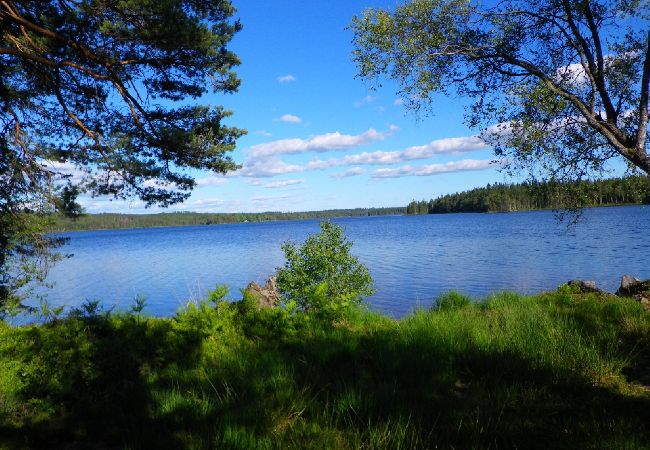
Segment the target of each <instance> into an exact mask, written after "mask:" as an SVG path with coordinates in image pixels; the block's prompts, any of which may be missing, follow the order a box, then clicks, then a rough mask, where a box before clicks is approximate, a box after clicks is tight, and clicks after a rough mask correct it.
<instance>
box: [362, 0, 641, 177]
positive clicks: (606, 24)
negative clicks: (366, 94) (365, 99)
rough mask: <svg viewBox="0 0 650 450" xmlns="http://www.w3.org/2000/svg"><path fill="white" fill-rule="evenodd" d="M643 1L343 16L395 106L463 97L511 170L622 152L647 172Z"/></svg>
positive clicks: (419, 7) (589, 164) (579, 165)
mask: <svg viewBox="0 0 650 450" xmlns="http://www.w3.org/2000/svg"><path fill="white" fill-rule="evenodd" d="M649 5H650V4H648V2H642V1H638V0H514V1H506V2H504V1H500V2H481V1H472V0H410V1H408V2H406V3H404V4H402V5H401V6H398V7H397V8H395V9H394V10H393V11H389V10H382V9H368V10H366V11H365V12H364V13H363V14H362V15H361V16H359V17H355V18H354V19H353V22H352V30H353V31H354V45H355V50H354V59H355V60H356V62H357V64H358V67H359V75H360V76H361V77H363V78H371V79H376V78H378V77H381V76H387V77H388V78H391V79H394V80H396V81H397V82H399V84H400V86H401V91H400V92H401V94H402V95H403V97H404V99H405V101H406V104H407V105H409V106H410V107H411V108H414V109H415V110H419V109H420V108H424V109H428V108H430V107H431V106H432V99H433V98H434V97H433V95H434V94H436V93H440V92H442V93H447V94H452V93H455V94H458V95H461V96H468V97H470V98H472V99H474V103H473V105H472V106H471V107H470V108H468V110H467V122H468V124H469V125H470V126H472V127H476V126H481V127H482V128H483V129H484V131H483V133H482V137H483V138H484V139H486V140H487V141H488V142H489V143H491V144H492V145H493V146H494V148H495V151H496V155H497V156H499V157H501V158H502V159H503V160H504V161H505V163H506V164H507V166H508V167H509V168H510V169H511V170H515V169H517V170H519V169H528V170H530V172H531V174H533V175H535V174H537V175H542V176H543V177H551V178H554V179H561V180H569V179H581V178H583V177H587V176H590V175H594V174H600V173H601V172H602V171H603V170H604V169H605V167H604V163H605V161H607V160H609V159H611V158H615V157H616V158H622V159H624V160H625V161H626V162H627V163H628V164H629V167H630V168H631V169H640V170H641V171H643V172H645V173H646V174H650V156H648V153H647V149H648V145H647V136H648V127H647V125H648V90H649V83H650V29H649V28H650V27H649V26H648V25H649V23H648V19H649V17H650V6H649Z"/></svg>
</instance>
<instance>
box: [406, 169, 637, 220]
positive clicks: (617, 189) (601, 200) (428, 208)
mask: <svg viewBox="0 0 650 450" xmlns="http://www.w3.org/2000/svg"><path fill="white" fill-rule="evenodd" d="M642 203H646V204H650V177H648V176H636V177H626V178H610V179H605V180H597V181H581V182H577V183H552V182H539V183H534V182H527V183H519V184H504V183H496V184H491V185H490V184H488V185H487V186H486V187H483V188H476V189H472V190H469V191H464V192H459V193H455V194H448V195H443V196H440V197H438V198H436V199H431V200H421V201H415V200H413V201H412V202H411V203H409V204H408V206H407V207H406V213H407V214H444V213H457V212H504V211H528V210H535V209H565V208H575V207H580V208H583V207H592V206H612V205H638V204H642Z"/></svg>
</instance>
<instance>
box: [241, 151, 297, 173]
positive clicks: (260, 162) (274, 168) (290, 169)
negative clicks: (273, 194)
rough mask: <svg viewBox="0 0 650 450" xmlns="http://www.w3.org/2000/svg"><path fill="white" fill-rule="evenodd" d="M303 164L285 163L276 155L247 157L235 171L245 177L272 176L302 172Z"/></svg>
mask: <svg viewBox="0 0 650 450" xmlns="http://www.w3.org/2000/svg"><path fill="white" fill-rule="evenodd" d="M303 171H304V168H303V166H299V165H295V164H287V163H285V162H284V161H282V160H280V159H279V158H278V157H276V156H270V157H263V158H256V159H249V160H248V161H246V162H244V166H243V167H242V168H241V169H240V170H238V171H237V172H236V174H238V175H242V176H245V177H251V178H257V177H274V176H276V175H284V174H287V173H296V172H303Z"/></svg>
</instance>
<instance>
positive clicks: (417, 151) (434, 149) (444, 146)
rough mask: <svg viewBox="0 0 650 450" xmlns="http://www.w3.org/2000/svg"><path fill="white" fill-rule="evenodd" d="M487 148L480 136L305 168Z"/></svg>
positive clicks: (384, 161)
mask: <svg viewBox="0 0 650 450" xmlns="http://www.w3.org/2000/svg"><path fill="white" fill-rule="evenodd" d="M487 148H488V144H487V143H486V142H485V141H484V140H483V139H481V138H480V137H478V136H469V137H458V138H444V139H437V140H435V141H431V142H430V143H428V144H426V145H417V146H413V147H408V148H406V149H405V150H400V151H392V152H385V151H381V150H378V151H375V152H363V153H358V154H356V155H347V156H344V157H343V158H330V159H328V160H321V159H315V160H312V161H309V162H308V163H307V164H306V166H305V167H306V168H307V169H310V170H317V169H328V168H331V167H339V166H349V165H356V164H364V165H379V164H397V163H401V162H404V161H412V160H416V159H427V158H431V157H434V156H436V155H455V154H460V153H466V152H473V151H478V150H484V149H487Z"/></svg>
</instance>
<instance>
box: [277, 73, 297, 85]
mask: <svg viewBox="0 0 650 450" xmlns="http://www.w3.org/2000/svg"><path fill="white" fill-rule="evenodd" d="M277 80H278V83H283V84H284V83H292V82H294V81H296V80H297V78H296V77H295V76H293V75H291V74H288V75H282V76H281V77H278V78H277Z"/></svg>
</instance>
